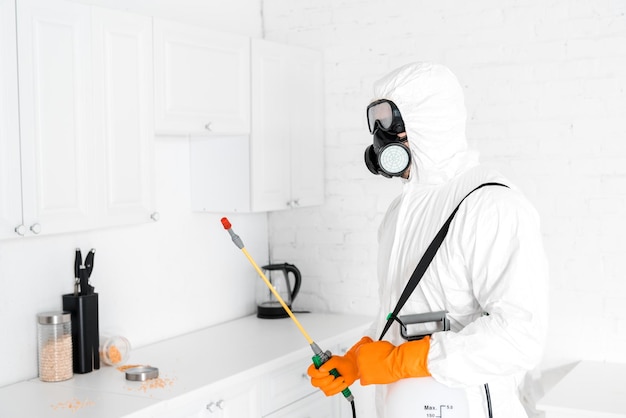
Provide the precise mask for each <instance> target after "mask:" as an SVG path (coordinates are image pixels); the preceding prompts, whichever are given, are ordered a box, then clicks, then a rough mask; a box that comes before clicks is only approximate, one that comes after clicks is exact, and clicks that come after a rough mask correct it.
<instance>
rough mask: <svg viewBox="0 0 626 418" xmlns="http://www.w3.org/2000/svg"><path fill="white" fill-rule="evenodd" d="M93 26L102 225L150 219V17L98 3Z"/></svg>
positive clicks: (151, 89)
mask: <svg viewBox="0 0 626 418" xmlns="http://www.w3.org/2000/svg"><path fill="white" fill-rule="evenodd" d="M92 26H93V32H92V33H93V57H94V65H93V69H94V105H95V112H94V126H95V127H96V130H95V135H96V144H97V147H98V148H97V150H98V155H99V156H100V158H99V159H98V163H99V167H98V168H99V170H98V173H99V181H98V184H99V185H100V187H101V190H100V193H99V194H98V197H99V198H101V199H102V200H103V202H101V204H99V205H98V208H101V210H103V211H104V213H103V214H101V215H103V216H101V217H100V219H101V221H99V226H106V225H122V224H129V223H141V222H146V221H149V220H150V215H151V213H152V212H153V210H154V193H153V190H154V185H153V178H154V169H153V156H154V152H153V144H154V116H153V115H154V106H153V104H154V98H153V97H154V95H153V88H154V83H153V71H152V19H151V18H150V17H146V16H140V15H134V14H129V13H126V12H120V11H114V10H108V9H102V8H98V7H94V9H93V17H92Z"/></svg>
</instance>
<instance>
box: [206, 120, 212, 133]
mask: <svg viewBox="0 0 626 418" xmlns="http://www.w3.org/2000/svg"><path fill="white" fill-rule="evenodd" d="M204 129H206V130H207V131H209V132H211V131H212V129H211V122H209V123H207V124H206V125H204Z"/></svg>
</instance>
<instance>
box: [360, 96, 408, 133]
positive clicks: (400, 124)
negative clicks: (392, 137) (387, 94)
mask: <svg viewBox="0 0 626 418" xmlns="http://www.w3.org/2000/svg"><path fill="white" fill-rule="evenodd" d="M367 125H368V127H369V130H370V133H371V134H373V133H374V131H375V130H376V129H377V128H378V129H380V130H382V131H384V132H393V133H395V134H399V133H401V132H404V131H405V128H404V121H403V120H402V115H401V114H400V110H398V107H397V106H396V104H395V103H394V102H392V101H391V100H387V99H380V100H376V101H375V102H372V103H370V105H369V106H367Z"/></svg>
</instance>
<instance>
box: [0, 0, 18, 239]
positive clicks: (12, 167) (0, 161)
mask: <svg viewBox="0 0 626 418" xmlns="http://www.w3.org/2000/svg"><path fill="white" fill-rule="evenodd" d="M17 100H18V99H17V51H16V38H15V2H14V0H0V238H7V237H14V236H15V227H16V226H18V225H22V192H21V181H20V137H19V116H18V101H17Z"/></svg>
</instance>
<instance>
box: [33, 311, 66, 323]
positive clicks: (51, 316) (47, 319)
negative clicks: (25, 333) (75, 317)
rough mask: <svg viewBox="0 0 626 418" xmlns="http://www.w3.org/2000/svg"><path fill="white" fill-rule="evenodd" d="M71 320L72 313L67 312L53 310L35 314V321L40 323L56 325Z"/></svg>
mask: <svg viewBox="0 0 626 418" xmlns="http://www.w3.org/2000/svg"><path fill="white" fill-rule="evenodd" d="M71 320H72V315H71V314H70V313H69V312H63V311H55V312H42V313H40V314H37V322H39V323H40V324H42V325H56V324H65V323H68V322H70V321H71Z"/></svg>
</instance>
